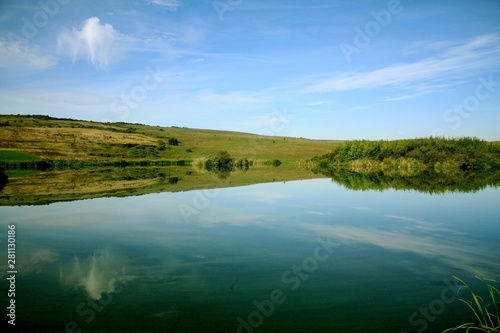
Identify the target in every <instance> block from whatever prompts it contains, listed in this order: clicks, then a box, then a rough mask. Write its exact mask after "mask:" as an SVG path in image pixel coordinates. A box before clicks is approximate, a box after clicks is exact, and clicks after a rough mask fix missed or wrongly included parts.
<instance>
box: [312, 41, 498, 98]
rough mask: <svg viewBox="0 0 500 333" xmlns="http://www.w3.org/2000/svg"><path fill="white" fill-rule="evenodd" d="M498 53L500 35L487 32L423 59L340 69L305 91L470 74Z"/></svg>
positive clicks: (493, 60) (491, 62)
mask: <svg viewBox="0 0 500 333" xmlns="http://www.w3.org/2000/svg"><path fill="white" fill-rule="evenodd" d="M499 57H500V37H499V36H498V35H496V34H487V35H483V36H479V37H477V38H474V39H472V40H470V41H468V42H465V43H463V44H461V45H458V46H455V47H452V48H450V49H448V50H447V51H443V52H441V53H440V54H438V55H436V56H433V57H428V58H425V59H423V60H420V61H417V62H414V63H408V64H397V65H391V66H387V67H384V68H381V69H377V70H374V71H368V72H363V73H343V74H337V75H334V76H333V77H331V78H328V79H322V80H319V81H318V82H316V83H313V84H312V85H310V86H309V87H307V88H305V89H304V90H303V92H305V93H324V92H332V91H348V90H358V89H373V88H379V87H384V86H399V87H401V86H403V87H405V86H408V85H411V84H416V83H420V82H422V81H429V80H436V81H439V80H442V79H445V78H450V77H453V76H464V75H470V72H471V71H474V70H479V69H487V68H491V67H492V66H493V65H494V64H496V63H498V59H499Z"/></svg>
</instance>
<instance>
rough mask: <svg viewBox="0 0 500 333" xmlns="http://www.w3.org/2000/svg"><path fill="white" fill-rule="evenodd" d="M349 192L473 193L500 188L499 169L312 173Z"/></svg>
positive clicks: (327, 170)
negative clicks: (449, 172)
mask: <svg viewBox="0 0 500 333" xmlns="http://www.w3.org/2000/svg"><path fill="white" fill-rule="evenodd" d="M315 172H317V173H321V174H323V175H325V176H328V177H331V178H332V180H333V181H335V182H336V183H338V184H340V185H342V186H344V187H345V188H347V189H351V190H362V191H365V190H378V191H383V190H388V189H395V190H415V191H419V192H425V193H430V194H438V193H446V192H476V191H480V190H482V189H484V188H486V187H488V186H491V187H498V186H500V170H488V171H481V172H474V171H464V172H458V173H454V174H453V175H444V174H437V173H436V172H434V171H433V170H424V171H423V172H421V173H419V174H418V175H415V176H406V177H405V176H399V175H394V174H386V173H384V172H383V171H372V172H369V173H363V172H355V171H352V170H346V169H342V168H336V169H334V168H331V169H322V170H315Z"/></svg>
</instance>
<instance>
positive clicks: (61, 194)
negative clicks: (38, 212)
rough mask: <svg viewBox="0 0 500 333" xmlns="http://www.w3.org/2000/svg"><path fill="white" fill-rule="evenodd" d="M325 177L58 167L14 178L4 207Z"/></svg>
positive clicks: (263, 171)
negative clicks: (226, 174) (59, 168)
mask: <svg viewBox="0 0 500 333" xmlns="http://www.w3.org/2000/svg"><path fill="white" fill-rule="evenodd" d="M320 177H321V178H322V177H324V176H322V175H317V174H314V173H312V172H310V171H308V170H304V169H298V168H296V167H295V166H294V165H283V166H280V167H279V168H276V167H273V166H265V165H263V166H254V167H252V168H251V169H250V170H248V171H243V170H239V169H235V171H233V172H231V173H230V175H228V176H227V177H222V178H221V177H220V174H219V173H216V172H208V171H206V170H204V169H199V168H196V167H193V168H192V167H188V166H184V167H181V166H169V167H126V168H114V167H107V168H95V169H86V168H82V169H77V170H54V171H45V172H40V173H38V174H33V175H27V176H24V177H13V178H9V182H8V184H7V185H6V186H5V187H4V188H3V190H1V191H0V206H12V205H43V204H50V203H54V202H60V201H73V200H82V199H92V198H102V197H126V196H133V195H143V194H149V193H159V192H180V191H191V190H201V189H211V188H223V187H233V186H244V185H251V184H258V183H267V182H279V181H290V180H299V179H312V178H320Z"/></svg>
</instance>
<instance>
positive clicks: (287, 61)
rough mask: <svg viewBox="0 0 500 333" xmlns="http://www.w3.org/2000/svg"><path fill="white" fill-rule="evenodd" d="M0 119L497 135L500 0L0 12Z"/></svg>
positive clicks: (25, 6) (182, 4)
mask: <svg viewBox="0 0 500 333" xmlns="http://www.w3.org/2000/svg"><path fill="white" fill-rule="evenodd" d="M0 77H1V79H0V113H2V114H18V113H19V114H48V115H51V116H55V117H65V118H77V119H86V120H94V121H124V122H132V123H143V124H150V125H160V126H185V127H194V128H211V129H225V130H234V131H244V132H251V133H259V134H272V135H280V136H284V135H286V136H296V137H307V138H314V139H361V138H365V139H380V138H384V139H397V138H413V137H422V136H430V135H443V136H449V137H451V136H453V137H456V136H477V137H479V138H482V139H485V140H500V131H499V128H500V1H497V0H477V1H465V0H449V1H446V0H444V1H427V0H422V1H411V0H400V1H398V0H389V1H368V0H359V1H347V0H335V1H327V0H321V1H320V0H309V1H306V0H289V1H284V0H282V1H278V0H266V1H264V0H216V1H213V0H207V1H205V0H189V1H188V0H130V1H118V0H104V1H75V0H73V1H71V0H40V1H3V2H2V3H1V4H0Z"/></svg>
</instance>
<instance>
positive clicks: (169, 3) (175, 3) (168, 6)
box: [148, 0, 181, 11]
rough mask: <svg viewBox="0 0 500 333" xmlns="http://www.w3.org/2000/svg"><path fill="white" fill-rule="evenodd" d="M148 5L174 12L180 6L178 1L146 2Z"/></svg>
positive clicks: (156, 0) (154, 0) (152, 0)
mask: <svg viewBox="0 0 500 333" xmlns="http://www.w3.org/2000/svg"><path fill="white" fill-rule="evenodd" d="M148 3H150V4H152V5H157V6H161V7H165V8H166V9H168V10H171V11H175V10H177V9H178V8H179V7H180V6H181V2H180V1H179V0H148Z"/></svg>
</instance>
